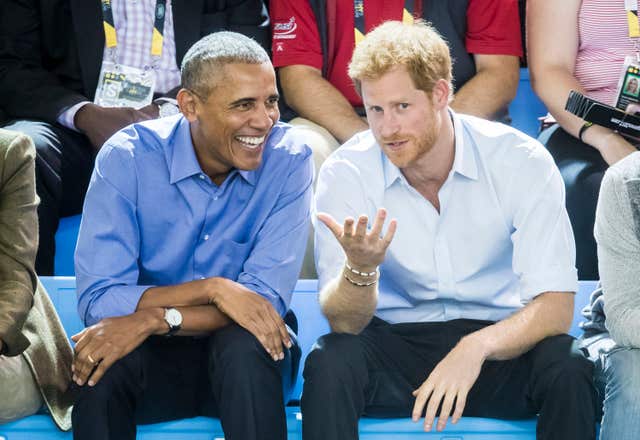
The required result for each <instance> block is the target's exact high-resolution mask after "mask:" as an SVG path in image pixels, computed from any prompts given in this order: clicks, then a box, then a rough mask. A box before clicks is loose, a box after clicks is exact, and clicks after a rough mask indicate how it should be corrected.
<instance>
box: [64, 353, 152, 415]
mask: <svg viewBox="0 0 640 440" xmlns="http://www.w3.org/2000/svg"><path fill="white" fill-rule="evenodd" d="M143 377H144V374H143V372H142V357H141V356H140V353H139V352H138V350H135V351H133V352H131V353H129V354H128V355H127V356H125V357H123V358H122V359H120V360H118V361H116V362H115V363H114V364H113V365H112V366H111V367H109V369H108V370H107V371H106V372H105V373H104V375H103V376H102V378H101V379H100V380H99V381H98V382H97V383H96V384H95V385H94V386H91V387H90V386H88V385H84V386H82V387H78V397H77V401H76V404H75V406H74V412H75V411H76V409H78V410H80V409H81V408H82V407H83V404H87V405H91V406H93V405H100V404H106V403H107V402H109V401H111V400H112V399H118V398H119V397H120V396H122V395H123V393H124V394H126V395H129V394H130V392H131V391H135V390H136V389H138V390H140V389H142V387H143ZM74 386H75V385H74Z"/></svg>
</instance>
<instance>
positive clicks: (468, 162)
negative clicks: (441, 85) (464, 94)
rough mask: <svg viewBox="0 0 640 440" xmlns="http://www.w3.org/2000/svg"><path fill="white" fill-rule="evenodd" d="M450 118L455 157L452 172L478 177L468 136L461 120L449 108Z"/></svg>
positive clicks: (468, 176)
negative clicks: (453, 136)
mask: <svg viewBox="0 0 640 440" xmlns="http://www.w3.org/2000/svg"><path fill="white" fill-rule="evenodd" d="M449 113H450V114H451V120H452V121H453V132H454V135H455V157H454V159H453V167H452V168H451V169H452V171H453V172H455V173H458V174H461V175H463V176H465V177H467V178H469V179H472V180H477V179H478V164H477V162H476V156H475V154H474V151H473V148H472V146H471V142H473V141H472V140H471V139H470V138H469V136H466V132H465V130H464V127H463V126H462V121H461V120H460V118H459V117H458V115H456V113H455V112H454V111H453V110H451V109H449Z"/></svg>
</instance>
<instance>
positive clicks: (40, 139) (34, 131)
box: [5, 120, 54, 152]
mask: <svg viewBox="0 0 640 440" xmlns="http://www.w3.org/2000/svg"><path fill="white" fill-rule="evenodd" d="M5 128H6V129H8V130H15V131H19V132H21V133H24V134H26V135H27V136H29V137H30V138H31V139H32V140H33V143H34V145H35V147H36V151H38V152H40V151H42V150H45V149H49V148H50V144H51V139H52V137H54V134H53V132H52V130H51V126H50V125H49V124H47V123H46V122H40V121H26V120H21V121H16V122H14V123H12V124H11V125H9V126H7V127H5Z"/></svg>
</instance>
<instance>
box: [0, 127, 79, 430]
mask: <svg viewBox="0 0 640 440" xmlns="http://www.w3.org/2000/svg"><path fill="white" fill-rule="evenodd" d="M34 159H35V149H34V146H33V142H31V139H29V138H28V137H27V136H24V135H23V134H20V133H16V132H12V131H8V130H3V129H0V225H2V226H1V227H0V423H5V422H9V421H11V420H16V419H19V418H21V417H25V416H29V415H31V414H34V413H35V412H37V411H38V410H39V409H40V408H41V407H42V404H43V402H44V404H46V406H47V408H48V409H49V412H50V413H51V417H52V418H53V420H54V422H55V423H56V425H57V426H58V427H59V428H61V429H64V430H68V429H70V428H71V396H70V394H69V393H67V389H68V387H69V384H70V383H71V360H72V353H71V347H70V346H69V341H68V340H67V336H66V335H65V332H64V329H63V328H62V325H61V324H60V321H59V319H58V316H57V314H56V311H55V309H54V307H53V305H52V304H51V301H50V300H49V296H48V295H47V292H46V291H45V290H44V288H43V287H42V285H41V284H40V283H39V282H38V278H37V277H36V273H35V270H34V267H33V265H34V261H35V257H36V249H37V247H38V223H37V222H38V219H37V214H36V209H37V206H38V197H37V196H36V190H35V173H34V168H35V165H34Z"/></svg>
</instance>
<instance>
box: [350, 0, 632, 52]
mask: <svg viewBox="0 0 640 440" xmlns="http://www.w3.org/2000/svg"><path fill="white" fill-rule="evenodd" d="M636 1H637V0H636ZM414 10H415V1H414V0H404V8H402V22H403V23H405V24H412V23H413V12H414ZM353 23H354V28H353V32H354V34H355V42H356V46H357V45H358V44H359V43H360V42H361V41H362V39H363V38H364V34H366V30H365V26H364V0H353Z"/></svg>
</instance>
